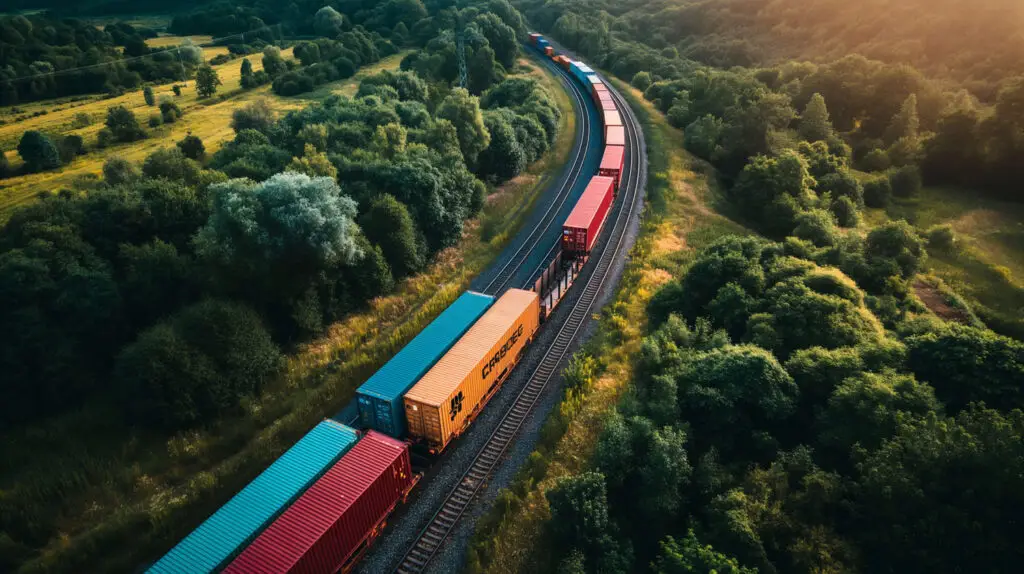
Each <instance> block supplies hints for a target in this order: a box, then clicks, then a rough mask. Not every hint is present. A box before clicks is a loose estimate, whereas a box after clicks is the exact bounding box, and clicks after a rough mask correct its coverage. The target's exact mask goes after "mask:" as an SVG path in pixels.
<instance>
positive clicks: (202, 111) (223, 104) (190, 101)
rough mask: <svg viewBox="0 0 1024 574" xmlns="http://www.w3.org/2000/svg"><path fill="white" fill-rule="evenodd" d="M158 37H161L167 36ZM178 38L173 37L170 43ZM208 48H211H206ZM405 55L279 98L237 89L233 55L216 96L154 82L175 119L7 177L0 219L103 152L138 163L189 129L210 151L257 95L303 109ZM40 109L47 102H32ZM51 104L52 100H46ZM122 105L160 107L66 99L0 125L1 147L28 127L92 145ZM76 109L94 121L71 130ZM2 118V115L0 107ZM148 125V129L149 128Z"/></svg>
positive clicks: (125, 99)
mask: <svg viewBox="0 0 1024 574" xmlns="http://www.w3.org/2000/svg"><path fill="white" fill-rule="evenodd" d="M165 39H166V38H160V39H159V40H165ZM178 42H180V38H176V39H175V41H174V42H172V43H175V44H176V43H178ZM207 50H209V49H207ZM284 55H285V57H291V50H286V51H284ZM403 56H404V54H396V55H394V56H391V57H389V58H385V59H383V60H381V61H380V62H377V63H376V64H373V65H372V66H366V67H364V68H362V69H360V71H359V72H358V73H357V74H356V75H355V76H354V77H352V78H349V79H347V80H339V81H337V82H332V83H330V84H325V85H323V86H320V87H319V88H318V89H317V90H316V91H315V92H314V93H312V94H304V95H300V96H295V97H288V98H285V97H280V96H277V95H275V94H274V93H273V92H271V91H270V86H262V87H259V88H256V89H253V90H242V89H241V85H240V82H241V59H236V60H232V61H230V62H227V63H226V64H222V65H220V66H216V67H215V68H214V69H215V70H217V73H218V75H219V76H220V79H221V81H222V82H223V85H222V86H220V89H219V91H218V93H217V95H215V96H213V97H211V98H207V99H205V100H200V99H199V98H198V96H197V95H196V91H195V82H193V81H189V82H188V85H187V87H186V88H185V89H184V91H183V93H182V95H181V96H180V97H174V95H173V94H174V92H173V91H172V89H171V86H172V85H173V84H166V85H162V86H155V87H154V89H153V91H154V95H155V96H156V99H157V101H158V102H159V101H160V99H161V98H163V97H170V98H173V99H174V100H175V102H177V104H178V105H179V106H180V107H181V109H182V111H184V113H185V115H184V116H183V117H182V118H181V119H180V120H178V121H177V122H176V123H174V124H169V125H164V126H161V127H160V128H157V129H153V130H148V131H149V132H150V137H148V138H147V139H145V140H142V141H139V142H134V143H130V144H118V145H116V146H112V147H109V148H107V149H103V150H95V149H90V153H88V154H86V155H84V156H81V157H79V158H77V159H76V160H75V161H73V162H72V163H71V164H69V165H66V166H63V167H62V168H61V169H59V170H55V171H49V172H43V173H35V174H29V175H23V176H19V177H13V178H10V179H6V180H0V221H3V220H5V219H7V218H8V217H9V216H10V212H11V210H13V209H16V208H17V207H18V206H20V205H24V204H25V203H28V202H30V201H32V200H33V199H34V198H35V197H36V196H37V195H38V194H40V193H44V192H48V191H59V190H60V189H64V188H68V187H71V186H72V185H74V183H75V181H76V180H77V179H78V178H81V177H91V176H95V175H97V174H99V173H100V172H101V171H102V168H103V162H104V161H105V160H106V158H107V157H110V156H120V157H123V158H125V159H128V160H131V161H135V162H141V161H142V160H144V159H145V158H146V156H148V155H149V154H151V153H153V152H154V151H156V150H158V149H161V148H165V147H170V146H173V145H174V143H175V142H177V141H179V140H181V139H182V138H183V137H185V136H186V135H187V134H188V133H190V132H191V133H192V135H195V136H198V137H199V138H200V139H202V140H203V143H204V144H205V145H206V150H207V153H213V152H215V151H217V149H219V148H220V146H221V145H222V144H223V143H224V142H226V141H228V140H230V139H231V138H233V137H234V132H233V131H232V129H231V126H230V122H231V114H232V113H233V112H234V111H235V110H236V109H237V108H238V107H240V106H242V105H244V104H246V103H247V102H250V101H252V100H256V99H259V98H265V99H266V100H267V101H268V102H270V104H271V107H272V108H273V109H275V110H276V111H277V112H278V113H284V112H287V111H289V110H295V109H299V108H302V107H304V106H306V105H308V104H309V102H310V100H311V99H313V98H316V99H319V98H322V97H323V96H326V95H327V94H328V93H331V92H337V93H344V94H348V95H351V94H354V93H355V90H356V88H357V87H358V83H359V80H360V78H362V77H363V76H365V75H366V74H371V73H374V72H376V71H379V70H382V69H395V68H397V67H398V64H399V63H400V62H401V59H402V57H403ZM250 61H251V62H252V64H253V68H254V70H260V69H261V68H262V65H263V64H262V62H261V61H260V56H259V55H256V56H253V57H250ZM36 105H38V106H40V108H39V109H44V108H45V106H46V105H47V104H46V103H45V102H42V103H39V104H33V106H36ZM50 105H54V104H52V103H51V104H50ZM115 105H122V106H125V107H127V108H128V109H130V110H132V111H133V112H134V113H135V115H136V117H138V119H139V122H140V123H141V124H143V125H145V123H146V120H147V119H148V117H149V115H150V114H152V113H155V112H158V110H157V108H154V107H149V106H147V105H146V102H145V100H144V98H143V96H142V91H141V90H138V91H135V92H131V93H128V94H125V95H123V96H120V97H117V98H111V99H91V100H88V101H82V102H74V103H64V104H62V105H59V104H58V105H56V107H55V108H53V109H55V110H56V109H58V108H59V111H53V112H51V113H48V114H46V115H44V116H38V117H34V118H30V119H27V120H25V121H22V122H17V123H10V124H6V125H3V126H0V148H2V149H5V150H13V149H14V148H16V147H17V144H18V139H19V138H20V137H21V134H22V133H24V132H25V131H26V130H40V131H43V132H45V133H49V134H61V135H62V134H69V133H74V134H78V135H81V136H82V137H83V138H84V139H85V141H86V145H87V146H90V148H92V146H93V145H94V144H95V141H96V133H97V132H99V130H100V129H101V128H102V127H103V121H104V118H105V117H106V111H107V108H109V107H110V106H115ZM23 109H25V110H26V111H29V112H31V111H34V109H35V108H34V107H30V106H23ZM79 113H86V114H89V116H90V118H91V119H92V122H93V123H92V124H91V125H89V126H87V127H84V128H78V129H75V128H74V127H73V126H72V122H73V121H74V119H75V116H76V115H77V114H79ZM0 117H5V115H4V112H3V111H0ZM147 129H148V128H147ZM7 157H8V159H9V160H11V163H12V164H14V165H20V160H18V159H17V154H16V153H14V152H10V151H8V153H7Z"/></svg>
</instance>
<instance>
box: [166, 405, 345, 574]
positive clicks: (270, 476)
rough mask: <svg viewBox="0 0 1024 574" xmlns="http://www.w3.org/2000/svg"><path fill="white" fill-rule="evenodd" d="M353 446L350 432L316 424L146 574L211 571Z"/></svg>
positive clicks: (330, 423)
mask: <svg viewBox="0 0 1024 574" xmlns="http://www.w3.org/2000/svg"><path fill="white" fill-rule="evenodd" d="M357 440H358V436H357V434H356V431H355V430H353V429H351V428H349V427H347V426H345V425H342V424H340V423H336V422H334V421H330V420H327V421H323V422H321V423H320V424H318V425H317V426H316V427H314V428H313V430H311V431H309V433H307V434H306V436H304V437H302V439H300V440H299V442H297V443H295V444H294V445H293V446H292V447H291V448H290V449H288V451H287V452H285V453H284V454H283V455H281V458H279V459H277V460H276V461H274V464H272V465H270V467H269V468H267V470H265V471H263V473H262V474H260V475H259V476H257V477H256V478H255V479H254V480H253V481H252V482H250V483H249V485H248V486H246V487H245V488H243V489H242V491H241V492H239V493H238V494H236V495H235V496H234V498H232V499H231V500H230V501H228V503H227V504H225V505H224V506H222V507H221V508H220V509H219V510H218V511H217V512H215V513H214V514H213V516H211V517H210V518H208V519H206V521H205V522H203V523H202V524H200V525H199V527H198V528H196V529H195V530H193V531H192V533H191V534H189V535H188V536H187V537H185V539H184V540H182V541H181V542H179V543H178V545H177V546H175V547H174V548H172V549H171V551H170V552H168V553H167V554H166V555H164V557H163V558H161V559H160V560H159V561H157V563H156V564H154V565H153V566H151V567H150V568H149V570H147V572H149V573H151V574H184V573H190V574H191V573H197V574H202V573H206V572H213V571H215V570H217V569H218V568H220V567H221V565H222V564H223V563H224V562H225V561H227V560H228V559H229V558H231V557H232V556H233V555H234V554H235V553H236V552H238V550H240V549H241V548H243V547H244V545H245V544H246V543H247V542H248V541H249V540H251V539H252V538H253V537H254V536H256V535H257V534H259V533H260V532H261V531H262V530H263V528H264V527H265V526H266V525H267V524H268V523H269V522H270V521H271V520H272V519H273V518H274V517H275V516H277V515H278V514H280V513H281V512H282V511H283V510H285V509H286V508H288V506H289V505H290V504H291V503H292V501H293V500H295V498H296V497H297V496H299V495H300V494H302V493H303V492H304V491H305V490H306V488H307V487H309V486H310V485H311V484H312V483H313V481H315V480H316V478H317V477H319V476H320V475H321V474H322V473H323V472H324V470H325V469H327V468H328V467H330V466H331V465H332V464H334V463H335V461H337V460H338V459H339V458H340V457H341V456H342V455H343V454H345V452H347V451H348V450H349V449H350V448H351V447H352V445H354V444H356V441H357Z"/></svg>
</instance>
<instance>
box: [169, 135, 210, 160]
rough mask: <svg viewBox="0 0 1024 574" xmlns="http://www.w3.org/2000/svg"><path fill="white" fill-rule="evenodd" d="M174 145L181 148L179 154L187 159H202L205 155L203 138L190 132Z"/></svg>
mask: <svg viewBox="0 0 1024 574" xmlns="http://www.w3.org/2000/svg"><path fill="white" fill-rule="evenodd" d="M176 145H177V146H178V149H180V150H181V154H182V155H184V156H185V157H187V158H188V159H194V160H196V161H202V160H203V158H204V157H206V146H204V145H203V140H202V139H200V138H199V136H194V135H192V133H191V132H190V133H189V134H188V135H186V136H185V137H184V139H182V140H181V141H180V142H178V143H177V144H176Z"/></svg>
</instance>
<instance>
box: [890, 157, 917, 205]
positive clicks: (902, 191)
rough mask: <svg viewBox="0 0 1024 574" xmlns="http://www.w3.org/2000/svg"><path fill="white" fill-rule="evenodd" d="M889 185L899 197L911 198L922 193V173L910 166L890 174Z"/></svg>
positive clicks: (914, 166)
mask: <svg viewBox="0 0 1024 574" xmlns="http://www.w3.org/2000/svg"><path fill="white" fill-rule="evenodd" d="M889 184H890V185H891V186H892V192H893V194H894V195H896V196H897V197H911V196H913V195H916V194H917V192H919V191H921V171H920V170H919V169H917V166H916V165H908V166H904V167H901V168H900V169H898V170H896V171H894V172H892V173H891V174H889Z"/></svg>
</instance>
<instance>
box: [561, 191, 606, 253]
mask: <svg viewBox="0 0 1024 574" xmlns="http://www.w3.org/2000/svg"><path fill="white" fill-rule="evenodd" d="M614 183H615V180H613V179H612V178H610V177H605V176H601V175H595V176H594V177H592V178H591V179H590V184H588V185H587V189H585V190H584V191H583V195H582V196H580V200H579V201H578V202H577V203H576V207H574V208H573V210H572V213H570V214H569V217H568V218H567V219H566V220H565V223H564V224H563V225H562V252H563V253H565V254H567V255H570V256H571V255H580V254H586V253H590V250H591V249H593V247H594V243H596V242H597V236H598V235H599V234H600V233H601V226H602V225H604V220H605V219H606V218H607V217H608V209H609V208H611V206H612V199H613V198H614V197H615V194H614V192H613V191H612V185H613V184H614Z"/></svg>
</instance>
